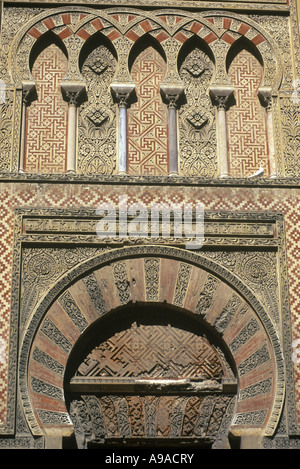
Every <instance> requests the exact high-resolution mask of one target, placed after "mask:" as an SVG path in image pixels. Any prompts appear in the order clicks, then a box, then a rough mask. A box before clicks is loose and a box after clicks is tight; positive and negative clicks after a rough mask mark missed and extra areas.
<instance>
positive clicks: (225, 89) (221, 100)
mask: <svg viewBox="0 0 300 469" xmlns="http://www.w3.org/2000/svg"><path fill="white" fill-rule="evenodd" d="M209 92H210V95H211V96H212V98H213V99H214V101H215V102H216V105H217V108H218V109H227V107H228V104H229V102H230V100H231V99H232V97H233V93H234V88H233V87H232V86H229V85H225V86H223V85H211V86H210V88H209Z"/></svg>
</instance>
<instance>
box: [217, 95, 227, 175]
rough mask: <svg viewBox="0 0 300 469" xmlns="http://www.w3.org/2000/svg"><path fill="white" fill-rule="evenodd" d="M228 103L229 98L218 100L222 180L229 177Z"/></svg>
mask: <svg viewBox="0 0 300 469" xmlns="http://www.w3.org/2000/svg"><path fill="white" fill-rule="evenodd" d="M226 101H227V97H225V98H224V97H219V99H218V100H217V126H218V136H219V139H218V140H219V141H218V147H219V164H220V178H228V177H229V168H228V141H227V140H228V139H227V123H226Z"/></svg>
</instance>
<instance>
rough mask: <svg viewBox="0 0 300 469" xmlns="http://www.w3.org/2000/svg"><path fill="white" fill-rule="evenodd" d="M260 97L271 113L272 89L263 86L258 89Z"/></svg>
mask: <svg viewBox="0 0 300 469" xmlns="http://www.w3.org/2000/svg"><path fill="white" fill-rule="evenodd" d="M258 97H259V98H260V100H261V102H262V104H263V105H264V106H265V107H266V109H267V111H269V110H270V109H271V107H272V88H270V87H267V86H261V87H260V88H258Z"/></svg>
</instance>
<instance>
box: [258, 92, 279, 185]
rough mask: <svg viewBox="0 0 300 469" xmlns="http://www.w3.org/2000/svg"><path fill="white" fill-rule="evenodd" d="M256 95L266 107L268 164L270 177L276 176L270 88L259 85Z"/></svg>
mask: <svg viewBox="0 0 300 469" xmlns="http://www.w3.org/2000/svg"><path fill="white" fill-rule="evenodd" d="M258 95H259V97H260V98H261V100H262V104H263V105H264V106H265V107H266V113H267V117H266V126H267V138H268V149H269V165H270V178H276V176H277V168H276V158H275V144H274V128H273V111H272V90H271V88H268V87H261V88H260V89H259V90H258Z"/></svg>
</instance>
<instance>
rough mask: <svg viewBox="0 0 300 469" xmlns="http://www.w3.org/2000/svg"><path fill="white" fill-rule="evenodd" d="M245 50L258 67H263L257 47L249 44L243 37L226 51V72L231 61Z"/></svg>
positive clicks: (251, 43)
mask: <svg viewBox="0 0 300 469" xmlns="http://www.w3.org/2000/svg"><path fill="white" fill-rule="evenodd" d="M244 49H245V50H246V51H248V52H250V54H252V55H253V56H254V57H255V58H256V59H257V60H258V61H259V63H260V65H261V66H262V67H263V65H264V64H263V58H262V56H261V53H260V52H259V50H258V49H257V47H256V46H255V45H254V44H253V42H251V41H250V40H249V39H247V38H245V37H241V38H240V39H238V40H237V41H235V43H234V44H233V45H232V46H231V48H230V49H229V51H228V54H227V57H226V70H227V72H228V70H229V67H230V65H231V63H232V61H233V60H234V59H235V57H236V56H237V55H238V54H239V53H240V52H241V51H242V50H244Z"/></svg>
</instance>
